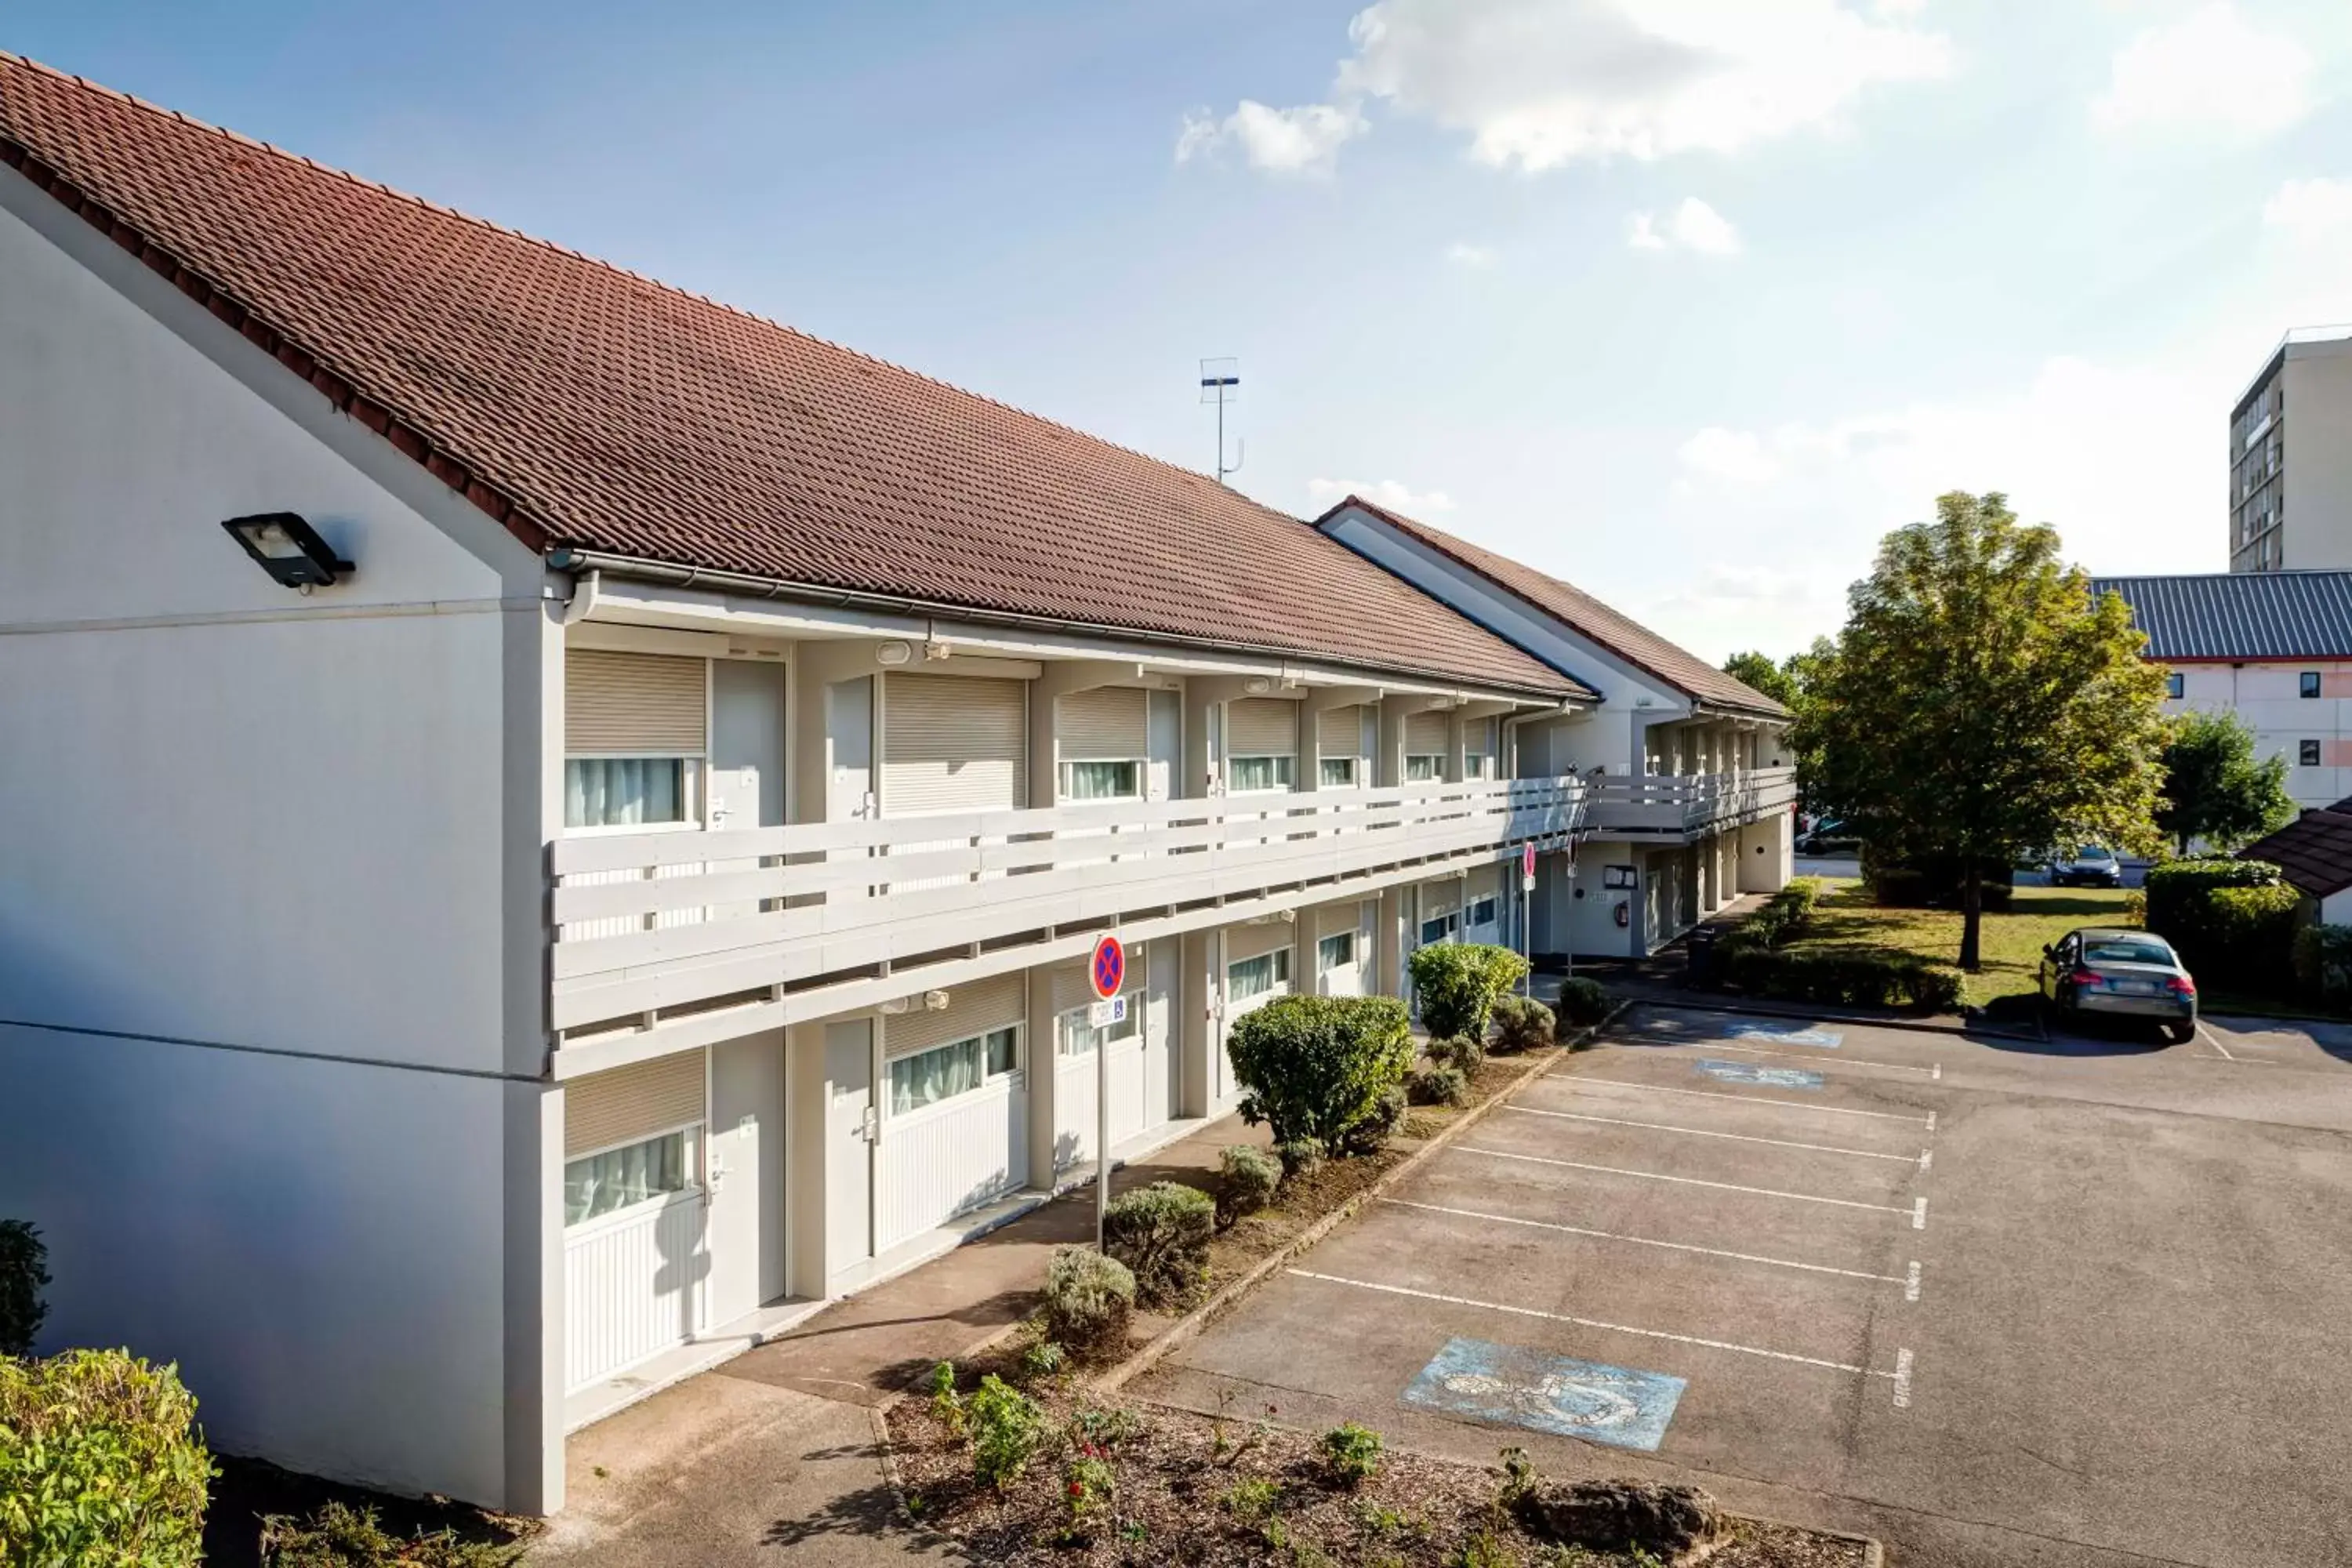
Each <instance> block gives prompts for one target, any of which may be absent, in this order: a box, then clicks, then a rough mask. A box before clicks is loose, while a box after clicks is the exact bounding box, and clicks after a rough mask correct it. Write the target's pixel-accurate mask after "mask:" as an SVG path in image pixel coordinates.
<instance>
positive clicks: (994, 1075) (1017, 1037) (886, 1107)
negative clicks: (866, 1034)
mask: <svg viewBox="0 0 2352 1568" xmlns="http://www.w3.org/2000/svg"><path fill="white" fill-rule="evenodd" d="M1026 1033H1027V1030H1026V1029H1024V1027H1023V1026H1021V1025H1019V1024H999V1025H997V1026H996V1027H994V1028H992V1029H982V1031H980V1033H978V1034H976V1035H962V1036H959V1037H956V1038H955V1039H952V1040H941V1041H940V1043H939V1044H938V1045H936V1046H925V1047H923V1048H922V1049H921V1050H919V1051H901V1052H899V1053H898V1055H896V1056H894V1057H890V1058H887V1059H885V1060H884V1062H883V1063H882V1114H883V1116H884V1117H885V1118H886V1119H892V1120H895V1119H897V1118H899V1117H916V1116H924V1115H928V1114H929V1113H930V1112H931V1111H934V1110H939V1109H940V1108H941V1107H942V1106H949V1105H954V1104H956V1103H958V1102H959V1101H961V1100H964V1099H966V1098H968V1097H969V1096H971V1095H975V1094H978V1093H980V1092H981V1091H982V1090H983V1089H993V1088H995V1087H996V1086H997V1085H998V1084H1000V1083H1002V1082H1003V1081H1004V1080H1005V1079H1010V1078H1017V1077H1018V1076H1020V1073H1021V1070H1022V1067H1023V1065H1024V1060H1023V1044H1024V1042H1023V1036H1024V1035H1025V1034H1026ZM1007 1034H1009V1035H1011V1036H1012V1037H1013V1065H1012V1066H1011V1067H1008V1068H1003V1069H1002V1070H999V1069H997V1068H992V1067H990V1066H989V1065H988V1042H989V1039H990V1037H992V1036H995V1035H1007ZM970 1045H977V1046H979V1047H980V1081H979V1082H978V1083H976V1084H973V1085H972V1086H971V1088H970V1089H959V1090H957V1091H956V1092H955V1093H953V1094H950V1095H949V1096H947V1097H946V1098H945V1099H943V1100H928V1101H926V1102H925V1103H923V1104H921V1105H910V1106H908V1108H907V1109H906V1110H899V1109H898V1094H897V1092H896V1091H895V1090H894V1089H891V1087H890V1069H891V1068H895V1067H897V1066H898V1064H899V1063H900V1062H910V1061H913V1060H915V1059H916V1058H919V1057H927V1056H929V1055H930V1054H931V1053H932V1052H934V1051H952V1050H960V1049H961V1048H962V1047H965V1046H970Z"/></svg>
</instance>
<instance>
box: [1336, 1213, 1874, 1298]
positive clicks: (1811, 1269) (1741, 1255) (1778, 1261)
mask: <svg viewBox="0 0 2352 1568" xmlns="http://www.w3.org/2000/svg"><path fill="white" fill-rule="evenodd" d="M1380 1201H1381V1202H1382V1203H1384V1204H1393V1205H1396V1206H1397V1207H1398V1208H1401V1209H1421V1210H1423V1212H1425V1213H1428V1214H1443V1215H1454V1216H1455V1217H1456V1218H1459V1219H1483V1220H1491V1221H1493V1222H1494V1223H1495V1224H1496V1225H1521V1226H1528V1228H1530V1229H1533V1230H1557V1231H1563V1232H1565V1233H1566V1234H1568V1235H1570V1236H1589V1237H1595V1238H1597V1239H1599V1240H1601V1241H1622V1242H1625V1243H1627V1244H1629V1245H1631V1246H1633V1247H1664V1249H1665V1250H1667V1251H1668V1252H1695V1253H1697V1254H1699V1255H1700V1256H1701V1257H1705V1258H1730V1259H1731V1260H1732V1261H1734V1262H1736V1263H1761V1264H1765V1265H1768V1266H1769V1267H1771V1268H1799V1269H1802V1270H1803V1271H1804V1272H1806V1273H1808V1274H1835V1275H1838V1276H1839V1277H1841V1278H1843V1279H1868V1280H1872V1281H1874V1282H1876V1283H1879V1284H1885V1285H1900V1286H1902V1287H1903V1299H1904V1300H1906V1301H1916V1300H1918V1299H1919V1266H1918V1265H1917V1264H1916V1263H1915V1264H1913V1265H1912V1266H1911V1272H1910V1273H1908V1274H1906V1275H1904V1276H1901V1277H1900V1278H1898V1277H1896V1276H1895V1275H1893V1274H1871V1273H1868V1272H1865V1271H1864V1270H1863V1269H1860V1268H1831V1267H1830V1266H1829V1265H1828V1264H1826V1263H1800V1262H1798V1261H1797V1260H1796V1259H1795V1258H1767V1257H1765V1256H1763V1255H1762V1254H1761V1253H1756V1252H1727V1251H1725V1250H1724V1249H1723V1248H1722V1247H1694V1246H1692V1245H1691V1244H1690V1243H1689V1242H1686V1241H1660V1240H1658V1239H1657V1238H1656V1237H1648V1236H1627V1235H1625V1234H1624V1233H1623V1232H1622V1231H1614V1230H1590V1229H1587V1228H1586V1227H1585V1226H1580V1225H1561V1224H1559V1222H1558V1221H1556V1220H1548V1219H1521V1218H1520V1217H1519V1216H1518V1215H1507V1214H1487V1213H1486V1212H1485V1211H1484V1210H1482V1209H1457V1208H1448V1207H1446V1206H1445V1205H1444V1204H1417V1203H1414V1202H1413V1201H1412V1199H1410V1198H1382V1199H1381V1200H1380Z"/></svg>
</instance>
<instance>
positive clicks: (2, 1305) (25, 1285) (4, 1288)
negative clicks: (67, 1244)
mask: <svg viewBox="0 0 2352 1568" xmlns="http://www.w3.org/2000/svg"><path fill="white" fill-rule="evenodd" d="M48 1257H49V1249H48V1248H47V1247H44V1246H43V1245H42V1244H41V1233H40V1230H39V1229H38V1227H37V1226H34V1225H33V1224H32V1223H31V1222H30V1221H28V1220H21V1219H0V1355H13V1356H28V1355H31V1354H32V1353H33V1340H34V1337H35V1336H36V1335H37V1334H38V1333H39V1332H40V1331H41V1321H42V1320H43V1319H45V1318H47V1316H48V1315H49V1309H48V1307H47V1304H46V1303H45V1302H43V1301H42V1300H41V1289H42V1287H43V1286H45V1285H47V1284H48V1282H49V1271H48V1269H47V1268H45V1267H43V1265H45V1264H46V1263H47V1261H48Z"/></svg>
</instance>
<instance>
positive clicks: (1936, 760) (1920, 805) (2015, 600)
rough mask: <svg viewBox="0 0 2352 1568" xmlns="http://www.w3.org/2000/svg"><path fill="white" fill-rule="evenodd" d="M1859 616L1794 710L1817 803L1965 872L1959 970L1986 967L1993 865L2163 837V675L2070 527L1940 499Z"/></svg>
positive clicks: (1892, 558)
mask: <svg viewBox="0 0 2352 1568" xmlns="http://www.w3.org/2000/svg"><path fill="white" fill-rule="evenodd" d="M1848 611H1849V614H1848V618H1847V621H1846V625H1845V629H1844V631H1843V634H1842V635H1841V636H1840V637H1839V639H1838V642H1837V644H1836V647H1834V649H1832V650H1828V651H1825V652H1817V654H1816V655H1815V656H1814V657H1815V658H1816V660H1817V662H1816V663H1815V664H1814V666H1813V668H1812V669H1811V679H1809V680H1808V681H1807V682H1806V689H1805V701H1804V702H1803V703H1802V705H1801V710H1800V712H1799V716H1798V721H1797V730H1798V746H1799V748H1800V751H1801V752H1802V753H1803V754H1804V755H1805V756H1806V759H1807V763H1808V767H1809V771H1810V773H1811V777H1810V778H1809V779H1808V781H1807V786H1806V787H1807V792H1808V793H1807V798H1808V803H1809V804H1811V805H1814V806H1815V807H1816V809H1819V810H1823V811H1827V812H1830V813H1832V814H1834V815H1836V816H1841V817H1843V819H1844V820H1845V821H1846V822H1847V823H1848V824H1849V825H1851V826H1853V827H1854V828H1855V829H1856V830H1858V831H1859V833H1860V834H1861V836H1862V837H1864V839H1866V840H1868V841H1869V842H1871V843H1872V844H1874V846H1876V847H1879V849H1880V850H1881V852H1882V853H1883V854H1887V855H1894V856H1908V857H1916V858H1927V857H1931V856H1932V857H1950V858H1953V859H1955V860H1957V861H1958V863H1959V864H1960V866H1961V867H1962V868H1963V869H1962V880H1961V911H1962V917H1963V918H1962V924H1961V936H1960V952H1959V962H1960V964H1961V967H1963V968H1966V969H1975V968H1977V967H1978V963H1979V948H1978V938H1979V925H1980V917H1981V914H1982V909H1983V897H1982V894H1983V867H1984V865H1985V863H1986V862H1988V861H1991V862H1994V863H1996V864H2003V863H2014V862H2015V861H2016V860H2018V859H2020V858H2024V857H2027V856H2030V855H2032V854H2035V853H2038V852H2040V851H2042V850H2044V849H2046V848H2048V847H2050V846H2052V845H2054V844H2058V843H2061V842H2063V841H2064V840H2067V839H2073V838H2078V837H2079V838H2097V839H2101V840H2104V841H2105V842H2107V843H2111V844H2115V845H2117V846H2119V847H2125V848H2152V847H2154V846H2155V845H2156V844H2157V843H2158V837H2157V832H2156V827H2155V825H2154V823H2153V821H2152V819H2151V817H2152V813H2153V811H2154V808H2155V805H2156V799H2157V788H2158V784H2159V782H2160V781H2161V778H2162V769H2161V766H2160V761H2159V759H2160V756H2161V753H2162V751H2163V746H2164V740H2165V734H2166V726H2165V722H2164V719H2163V715H2162V703H2163V700H2164V676H2163V673H2162V672H2161V671H2160V670H2159V669H2158V668H2156V667H2155V666H2153V665H2150V664H2148V663H2147V661H2146V660H2145V659H2143V658H2141V657H2140V650H2141V647H2142V646H2143V643H2144V641H2145V639H2144V638H2143V637H2142V636H2141V635H2140V633H2139V632H2138V631H2137V630H2136V629H2134V627H2133V626H2132V623H2131V612H2130V610H2129V609H2128V608H2127V607H2126V605H2125V604H2124V602H2123V600H2122V599H2121V598H2119V597H2117V596H2116V595H2114V594H2106V595H2101V596H2100V597H2099V598H2097V599H2094V598H2093V597H2092V596H2091V592H2090V580H2089V578H2088V577H2087V576H2086V575H2085V574H2084V573H2083V572H2082V571H2080V570H2079V569H2076V568H2071V567H2068V566H2066V565H2065V564H2063V563H2062V562H2061V561H2060V559H2059V542H2058V534H2057V531H2056V530H2054V529H2053V528H2050V527H2049V526H2047V525H2045V524H2037V525H2034V526H2032V527H2028V526H2026V525H2024V524H2022V523H2020V522H2019V521H2018V520H2017V515H2016V514H2015V513H2014V512H2012V511H2011V510H2010V509H2009V505H2008V501H2007V499H2006V498H2005V497H2003V496H2001V495H2000V494H1999V493H1997V492H1996V493H1990V494H1987V495H1983V496H1971V495H1968V494H1966V493H1963V492H1958V491H1955V492H1953V493H1952V494H1949V495H1946V496H1943V497H1941V498H1939V499H1938V500H1937V503H1936V521H1933V522H1922V523H1914V524H1912V525H1911V526H1909V527H1907V528H1903V529H1899V530H1897V531H1895V532H1894V533H1891V534H1889V535H1887V536H1886V538H1885V540H1884V541H1883V542H1881V543H1880V545H1879V550H1878V558H1877V561H1876V563H1875V564H1874V566H1873V568H1872V571H1871V574H1870V575H1869V576H1868V577H1866V578H1864V580H1863V581H1861V582H1859V583H1857V584H1854V585H1853V589H1852V591H1851V592H1850V594H1849V595H1848Z"/></svg>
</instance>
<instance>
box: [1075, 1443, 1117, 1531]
mask: <svg viewBox="0 0 2352 1568" xmlns="http://www.w3.org/2000/svg"><path fill="white" fill-rule="evenodd" d="M1062 1495H1063V1497H1064V1498H1065V1499H1066V1500H1067V1501H1068V1503H1069V1505H1070V1522H1071V1523H1073V1524H1076V1523H1077V1522H1078V1521H1081V1520H1084V1519H1087V1518H1088V1517H1089V1516H1091V1515H1094V1514H1097V1513H1099V1512H1101V1511H1102V1510H1104V1509H1105V1508H1107V1507H1108V1506H1109V1504H1110V1501H1111V1500H1112V1499H1113V1498H1114V1497H1116V1496H1117V1495H1118V1472H1117V1471H1115V1470H1113V1469H1112V1468H1110V1461H1109V1460H1108V1459H1106V1458H1103V1457H1102V1456H1101V1455H1099V1454H1081V1455H1079V1456H1078V1457H1077V1458H1075V1459H1072V1460H1071V1461H1070V1465H1069V1468H1067V1469H1066V1470H1064V1471H1063V1472H1062Z"/></svg>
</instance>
